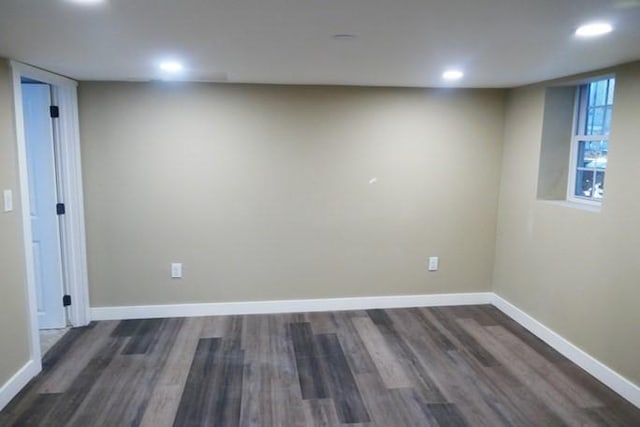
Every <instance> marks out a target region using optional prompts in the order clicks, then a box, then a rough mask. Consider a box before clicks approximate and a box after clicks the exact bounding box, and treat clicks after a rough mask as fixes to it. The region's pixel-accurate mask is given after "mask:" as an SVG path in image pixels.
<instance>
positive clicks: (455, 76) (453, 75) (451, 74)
mask: <svg viewBox="0 0 640 427" xmlns="http://www.w3.org/2000/svg"><path fill="white" fill-rule="evenodd" d="M463 77H464V73H463V72H462V71H460V70H455V69H450V70H446V71H445V72H444V73H442V78H443V79H445V80H447V81H455V80H460V79H461V78H463Z"/></svg>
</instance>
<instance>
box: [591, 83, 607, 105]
mask: <svg viewBox="0 0 640 427" xmlns="http://www.w3.org/2000/svg"><path fill="white" fill-rule="evenodd" d="M591 91H592V92H594V96H593V97H592V99H593V102H592V103H591V105H592V106H596V105H604V104H605V103H606V100H607V80H598V81H596V82H592V83H591Z"/></svg>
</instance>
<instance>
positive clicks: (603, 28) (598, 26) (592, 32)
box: [575, 21, 613, 38]
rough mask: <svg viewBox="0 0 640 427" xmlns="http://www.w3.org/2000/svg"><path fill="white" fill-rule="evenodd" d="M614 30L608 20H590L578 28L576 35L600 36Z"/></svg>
mask: <svg viewBox="0 0 640 427" xmlns="http://www.w3.org/2000/svg"><path fill="white" fill-rule="evenodd" d="M611 31H613V26H611V24H609V23H608V22H602V21H599V22H589V23H587V24H584V25H581V26H579V27H578V29H576V32H575V35H576V36H577V37H586V38H588V37H598V36H603V35H605V34H609V33H610V32H611Z"/></svg>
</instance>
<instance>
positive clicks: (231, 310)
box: [91, 292, 493, 320]
mask: <svg viewBox="0 0 640 427" xmlns="http://www.w3.org/2000/svg"><path fill="white" fill-rule="evenodd" d="M492 297H493V294H492V293H491V292H477V293H458V294H432V295H394V296H376V297H353V298H321V299H301V300H282V301H249V302H222V303H205V304H171V305H137V306H119V307H93V308H91V319H92V320H123V319H150V318H158V317H191V316H220V315H233V314H269V313H298V312H311V311H342V310H364V309H375V308H402V307H435V306H444V305H471V304H490V303H491V301H492Z"/></svg>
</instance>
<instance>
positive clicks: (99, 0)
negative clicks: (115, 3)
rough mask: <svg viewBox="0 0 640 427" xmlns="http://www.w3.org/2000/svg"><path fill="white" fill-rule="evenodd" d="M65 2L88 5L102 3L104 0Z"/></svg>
mask: <svg viewBox="0 0 640 427" xmlns="http://www.w3.org/2000/svg"><path fill="white" fill-rule="evenodd" d="M67 2H69V3H76V4H80V5H87V6H89V5H94V4H100V3H104V2H105V0H67Z"/></svg>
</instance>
